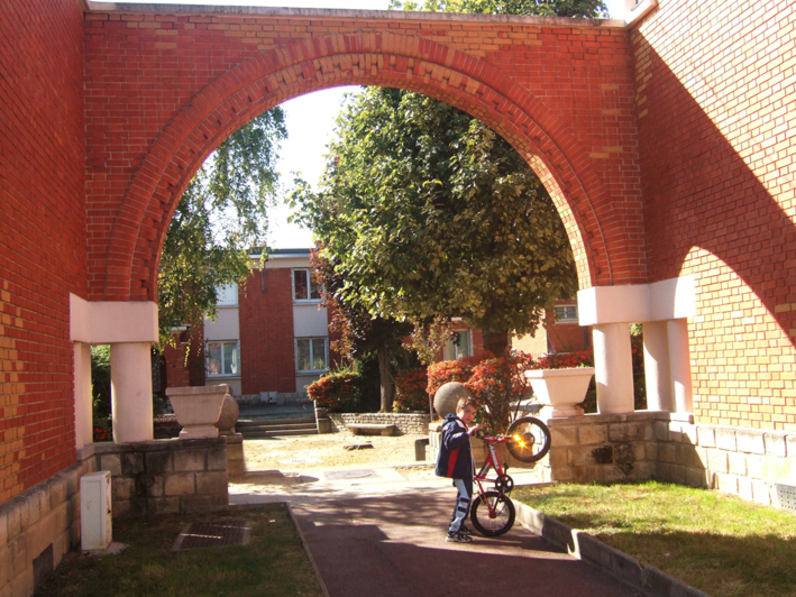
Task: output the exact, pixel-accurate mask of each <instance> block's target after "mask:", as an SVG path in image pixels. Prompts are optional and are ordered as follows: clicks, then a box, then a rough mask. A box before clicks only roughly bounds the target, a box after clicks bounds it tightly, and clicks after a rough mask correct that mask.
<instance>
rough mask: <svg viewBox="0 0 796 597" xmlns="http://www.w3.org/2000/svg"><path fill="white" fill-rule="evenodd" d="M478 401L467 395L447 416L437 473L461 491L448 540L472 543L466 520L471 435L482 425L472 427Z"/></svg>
mask: <svg viewBox="0 0 796 597" xmlns="http://www.w3.org/2000/svg"><path fill="white" fill-rule="evenodd" d="M477 410H478V404H477V403H476V401H475V400H474V399H473V398H470V397H463V398H460V399H459V403H458V404H457V405H456V414H455V415H454V414H453V413H449V414H448V415H447V416H446V417H445V424H444V426H443V428H442V438H441V441H440V449H439V457H438V458H437V468H436V471H435V473H436V474H437V476H439V477H449V478H452V479H453V485H454V487H456V489H457V490H458V494H457V495H456V506H455V507H454V509H453V517H452V518H451V523H450V526H449V527H448V536H447V541H454V542H456V543H470V542H471V541H472V540H473V539H472V537H470V535H471V534H472V531H471V530H470V529H469V528H467V527H466V526H464V524H463V523H464V519H465V518H467V512H468V511H469V510H470V500H471V498H472V495H473V470H474V469H473V455H472V451H471V450H470V436H471V435H473V434H474V433H475V432H476V431H477V430H478V425H473V426H472V427H470V428H469V429H468V426H469V425H470V423H472V422H473V419H474V418H475V413H476V411H477Z"/></svg>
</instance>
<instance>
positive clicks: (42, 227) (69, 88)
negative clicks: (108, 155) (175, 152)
mask: <svg viewBox="0 0 796 597" xmlns="http://www.w3.org/2000/svg"><path fill="white" fill-rule="evenodd" d="M2 12H3V16H2V18H0V40H1V41H0V81H2V85H0V104H2V108H0V214H2V215H0V503H2V502H5V501H6V500H8V499H9V498H11V497H12V496H14V495H17V494H19V493H20V492H22V491H24V490H26V489H28V488H30V487H32V486H34V485H35V484H37V483H39V482H40V481H43V480H45V479H47V478H49V477H51V476H52V475H54V474H55V473H57V472H58V471H60V470H63V469H64V468H66V467H67V466H69V465H71V464H73V463H74V462H75V435H74V409H73V372H72V368H73V365H72V362H73V351H72V343H71V342H70V339H69V293H70V292H73V293H75V294H78V295H81V296H86V292H87V288H88V284H87V280H86V277H85V270H86V254H85V246H86V215H85V203H84V195H85V161H84V159H85V157H84V156H85V139H84V117H83V33H82V29H81V24H82V20H83V15H82V13H81V9H80V7H79V5H78V4H77V3H76V2H75V0H53V1H52V2H47V3H46V6H45V5H44V4H43V3H41V2H14V3H11V4H6V5H4V6H3V11H2Z"/></svg>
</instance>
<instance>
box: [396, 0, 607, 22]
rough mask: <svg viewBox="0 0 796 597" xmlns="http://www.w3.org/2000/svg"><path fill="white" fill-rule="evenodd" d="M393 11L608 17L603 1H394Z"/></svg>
mask: <svg viewBox="0 0 796 597" xmlns="http://www.w3.org/2000/svg"><path fill="white" fill-rule="evenodd" d="M390 6H391V8H402V9H403V10H423V11H431V12H464V13H479V14H497V15H535V16H539V17H581V18H596V17H607V16H608V9H607V8H606V6H605V3H604V2H603V0H426V1H425V2H422V3H421V2H401V1H400V0H392V2H391V3H390Z"/></svg>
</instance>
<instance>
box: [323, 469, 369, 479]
mask: <svg viewBox="0 0 796 597" xmlns="http://www.w3.org/2000/svg"><path fill="white" fill-rule="evenodd" d="M374 476H376V475H375V473H374V472H373V471H366V470H360V471H331V472H328V473H326V478H327V479H364V478H365V477H374Z"/></svg>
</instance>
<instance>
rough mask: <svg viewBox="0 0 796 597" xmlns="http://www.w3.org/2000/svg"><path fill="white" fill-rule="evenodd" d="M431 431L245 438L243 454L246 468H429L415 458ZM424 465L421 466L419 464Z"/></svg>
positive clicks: (252, 469) (253, 469) (289, 469)
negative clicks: (417, 447) (420, 441)
mask: <svg viewBox="0 0 796 597" xmlns="http://www.w3.org/2000/svg"><path fill="white" fill-rule="evenodd" d="M421 438H428V435H420V434H406V435H399V436H390V437H384V436H380V435H353V434H352V433H350V432H349V431H338V432H336V433H325V434H322V435H296V436H282V437H274V438H269V439H256V440H248V439H247V440H245V441H244V442H243V455H244V458H245V460H246V470H247V471H248V472H253V471H267V470H279V471H282V472H289V471H295V470H306V469H308V468H330V467H344V466H368V467H380V466H390V467H397V468H399V470H400V469H401V468H402V467H410V468H429V467H431V464H430V463H426V464H427V465H428V466H427V467H426V466H422V463H418V462H417V461H416V460H415V440H417V439H421ZM367 444H370V445H371V446H373V447H372V448H362V449H356V450H346V449H345V447H346V446H352V445H360V446H362V445H367ZM419 464H420V465H421V466H420V467H418V466H417V465H419Z"/></svg>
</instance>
